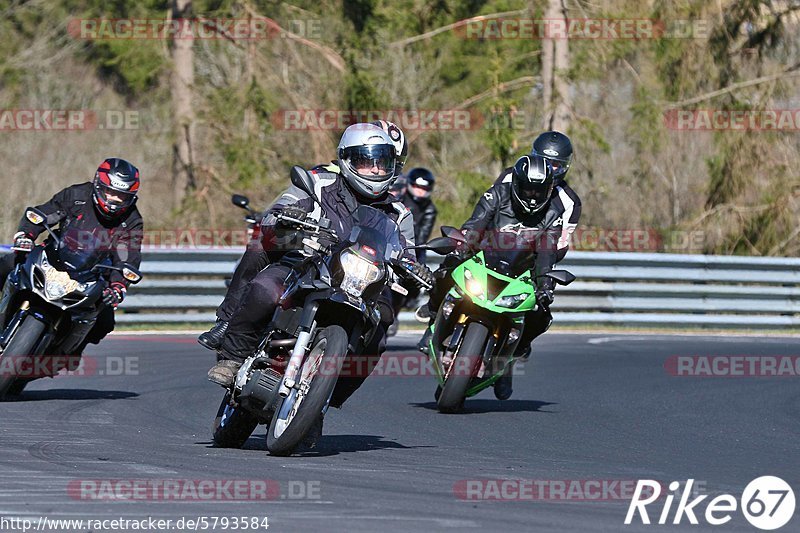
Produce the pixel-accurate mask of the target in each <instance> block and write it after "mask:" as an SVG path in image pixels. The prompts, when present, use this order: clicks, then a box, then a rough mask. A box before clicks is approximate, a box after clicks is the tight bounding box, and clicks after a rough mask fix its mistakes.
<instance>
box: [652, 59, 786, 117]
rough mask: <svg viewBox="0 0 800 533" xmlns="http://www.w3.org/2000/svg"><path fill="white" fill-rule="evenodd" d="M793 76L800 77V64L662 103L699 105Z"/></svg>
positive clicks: (669, 104) (673, 107)
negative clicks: (708, 91) (746, 88)
mask: <svg viewBox="0 0 800 533" xmlns="http://www.w3.org/2000/svg"><path fill="white" fill-rule="evenodd" d="M793 76H800V63H798V64H796V65H793V66H791V67H789V68H788V69H786V70H784V71H782V72H779V73H777V74H771V75H769V76H761V77H760V78H756V79H753V80H748V81H741V82H739V83H734V84H732V85H729V86H727V87H724V88H722V89H719V90H716V91H711V92H710V93H705V94H701V95H699V96H695V97H694V98H689V99H687V100H681V101H680V102H661V103H662V104H663V105H664V106H665V107H666V108H667V109H675V108H677V107H683V106H687V105H692V104H697V103H699V102H703V101H705V100H711V99H712V98H716V97H717V96H722V95H723V94H727V93H730V92H733V91H737V90H739V89H744V88H745V87H753V86H755V85H761V84H762V83H767V82H770V81H775V80H779V79H782V78H791V77H793Z"/></svg>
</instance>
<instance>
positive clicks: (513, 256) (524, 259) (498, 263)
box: [483, 248, 536, 278]
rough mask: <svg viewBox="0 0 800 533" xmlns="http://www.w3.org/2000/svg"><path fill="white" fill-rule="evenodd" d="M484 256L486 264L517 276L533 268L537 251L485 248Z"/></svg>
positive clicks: (508, 274)
mask: <svg viewBox="0 0 800 533" xmlns="http://www.w3.org/2000/svg"><path fill="white" fill-rule="evenodd" d="M483 257H484V259H485V260H486V266H488V267H489V268H491V269H492V270H494V271H495V272H498V273H500V274H503V275H504V276H508V277H512V278H517V277H519V276H521V275H522V274H524V273H525V272H527V271H528V270H530V269H531V268H533V264H534V261H535V260H536V252H535V251H533V250H525V249H522V248H518V249H511V250H484V252H483Z"/></svg>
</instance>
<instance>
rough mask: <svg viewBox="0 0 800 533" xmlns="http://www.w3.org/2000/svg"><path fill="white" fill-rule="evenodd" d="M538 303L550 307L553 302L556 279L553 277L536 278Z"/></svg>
mask: <svg viewBox="0 0 800 533" xmlns="http://www.w3.org/2000/svg"><path fill="white" fill-rule="evenodd" d="M536 283H537V284H536V303H538V304H539V305H543V306H545V307H550V305H551V304H552V303H553V299H554V298H555V297H554V294H553V290H554V289H555V285H556V284H555V281H553V279H552V278H548V277H540V278H539V279H538V280H536Z"/></svg>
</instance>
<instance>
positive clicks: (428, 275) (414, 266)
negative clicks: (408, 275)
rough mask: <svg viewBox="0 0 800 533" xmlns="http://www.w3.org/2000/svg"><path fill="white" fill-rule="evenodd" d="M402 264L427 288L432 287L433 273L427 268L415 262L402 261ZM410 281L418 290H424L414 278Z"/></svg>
mask: <svg viewBox="0 0 800 533" xmlns="http://www.w3.org/2000/svg"><path fill="white" fill-rule="evenodd" d="M403 263H404V264H405V267H406V268H407V269H408V271H409V272H413V273H414V275H415V276H417V277H418V278H420V279H422V280H423V281H424V282H425V283H427V284H428V285H429V286H432V285H433V272H431V270H430V269H429V268H428V267H426V266H425V265H423V264H422V263H417V262H416V261H403ZM412 280H413V281H414V283H416V285H417V287H419V288H420V289H423V288H426V287H425V286H424V285H423V284H422V283H420V281H419V280H417V279H414V278H412Z"/></svg>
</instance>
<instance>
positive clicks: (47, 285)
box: [42, 264, 80, 301]
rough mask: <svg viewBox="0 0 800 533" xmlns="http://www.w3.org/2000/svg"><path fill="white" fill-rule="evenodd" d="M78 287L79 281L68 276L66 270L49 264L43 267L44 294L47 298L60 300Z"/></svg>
mask: <svg viewBox="0 0 800 533" xmlns="http://www.w3.org/2000/svg"><path fill="white" fill-rule="evenodd" d="M42 266H45V264H42ZM79 287H80V283H78V282H77V281H75V280H74V279H72V278H71V277H69V274H67V273H66V272H61V271H60V270H56V269H55V268H53V267H52V266H50V265H47V266H46V268H44V296H45V298H47V299H48V300H51V301H52V300H60V299H61V298H63V297H64V296H66V295H67V294H69V293H71V292H72V291H74V290H77V289H78V288H79Z"/></svg>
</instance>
